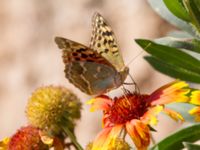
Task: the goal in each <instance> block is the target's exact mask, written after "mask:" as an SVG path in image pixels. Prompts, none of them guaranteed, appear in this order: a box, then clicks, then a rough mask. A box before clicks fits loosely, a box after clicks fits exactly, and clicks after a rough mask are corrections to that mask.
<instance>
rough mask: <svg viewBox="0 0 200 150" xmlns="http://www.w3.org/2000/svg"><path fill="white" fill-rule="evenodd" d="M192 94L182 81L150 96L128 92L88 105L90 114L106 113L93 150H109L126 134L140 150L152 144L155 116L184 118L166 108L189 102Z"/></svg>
mask: <svg viewBox="0 0 200 150" xmlns="http://www.w3.org/2000/svg"><path fill="white" fill-rule="evenodd" d="M189 91H190V89H189V88H188V85H187V84H186V83H185V82H183V81H174V82H172V83H169V84H167V85H164V86H162V87H161V88H159V89H157V90H156V91H155V92H153V93H152V94H150V95H146V94H140V93H131V92H129V91H126V92H125V94H124V95H123V96H121V97H118V98H114V99H111V98H110V97H108V96H105V95H101V96H97V97H96V98H94V99H92V100H90V101H89V104H91V105H92V106H91V111H94V110H99V109H100V110H103V114H104V115H103V130H102V131H101V132H100V133H99V134H98V135H97V137H96V139H95V140H94V142H93V146H92V150H107V149H108V146H110V145H111V144H112V143H113V141H114V139H116V138H119V137H120V136H121V134H122V133H123V131H124V132H125V134H126V133H128V134H129V136H130V137H131V139H132V140H133V142H134V143H135V146H136V147H137V149H138V150H145V149H147V147H148V145H149V144H150V126H151V125H155V124H156V123H157V119H156V115H157V114H158V113H159V112H161V111H162V112H164V113H166V114H167V115H169V116H170V117H172V118H173V119H175V120H181V121H183V117H182V116H181V115H180V114H179V113H177V112H175V111H173V110H170V109H167V108H165V107H164V105H165V104H168V103H172V102H186V101H188V100H189V98H188V97H187V96H186V94H187V93H188V92H189Z"/></svg>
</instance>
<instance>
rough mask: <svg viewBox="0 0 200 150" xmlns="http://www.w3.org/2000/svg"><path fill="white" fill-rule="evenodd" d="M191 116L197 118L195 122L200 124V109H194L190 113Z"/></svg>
mask: <svg viewBox="0 0 200 150" xmlns="http://www.w3.org/2000/svg"><path fill="white" fill-rule="evenodd" d="M189 114H191V115H193V116H195V121H197V122H200V107H194V108H193V109H191V110H190V111H189Z"/></svg>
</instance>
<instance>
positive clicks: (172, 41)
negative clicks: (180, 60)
mask: <svg viewBox="0 0 200 150" xmlns="http://www.w3.org/2000/svg"><path fill="white" fill-rule="evenodd" d="M155 42H156V43H159V44H162V45H167V46H170V47H175V48H181V49H186V50H190V51H193V52H197V53H200V40H197V39H192V38H182V39H181V38H174V37H164V38H160V39H156V40H155Z"/></svg>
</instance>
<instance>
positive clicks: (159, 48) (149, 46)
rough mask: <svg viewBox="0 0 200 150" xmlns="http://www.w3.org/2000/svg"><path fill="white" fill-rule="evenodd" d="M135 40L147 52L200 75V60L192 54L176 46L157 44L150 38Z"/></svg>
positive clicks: (167, 62) (169, 63)
mask: <svg viewBox="0 0 200 150" xmlns="http://www.w3.org/2000/svg"><path fill="white" fill-rule="evenodd" d="M135 41H136V43H137V44H139V45H140V46H141V47H142V48H143V49H144V50H145V51H146V52H148V53H149V54H151V55H152V56H154V57H156V58H158V59H160V60H162V61H163V62H165V63H166V64H168V65H171V66H174V67H178V68H182V69H184V70H186V71H189V72H193V73H195V74H197V75H198V76H199V75H200V61H199V60H198V59H196V58H194V57H192V56H191V55H189V54H187V53H185V52H183V51H181V50H179V49H176V48H172V47H168V46H164V45H160V44H156V43H154V42H152V41H150V40H143V39H137V40H135Z"/></svg>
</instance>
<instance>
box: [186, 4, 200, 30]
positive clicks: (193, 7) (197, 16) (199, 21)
mask: <svg viewBox="0 0 200 150" xmlns="http://www.w3.org/2000/svg"><path fill="white" fill-rule="evenodd" d="M183 2H184V3H185V6H186V7H187V9H188V12H189V14H190V16H191V20H192V21H191V22H192V23H193V24H194V25H195V26H196V29H197V31H198V32H199V33H200V2H199V0H184V1H183Z"/></svg>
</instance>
